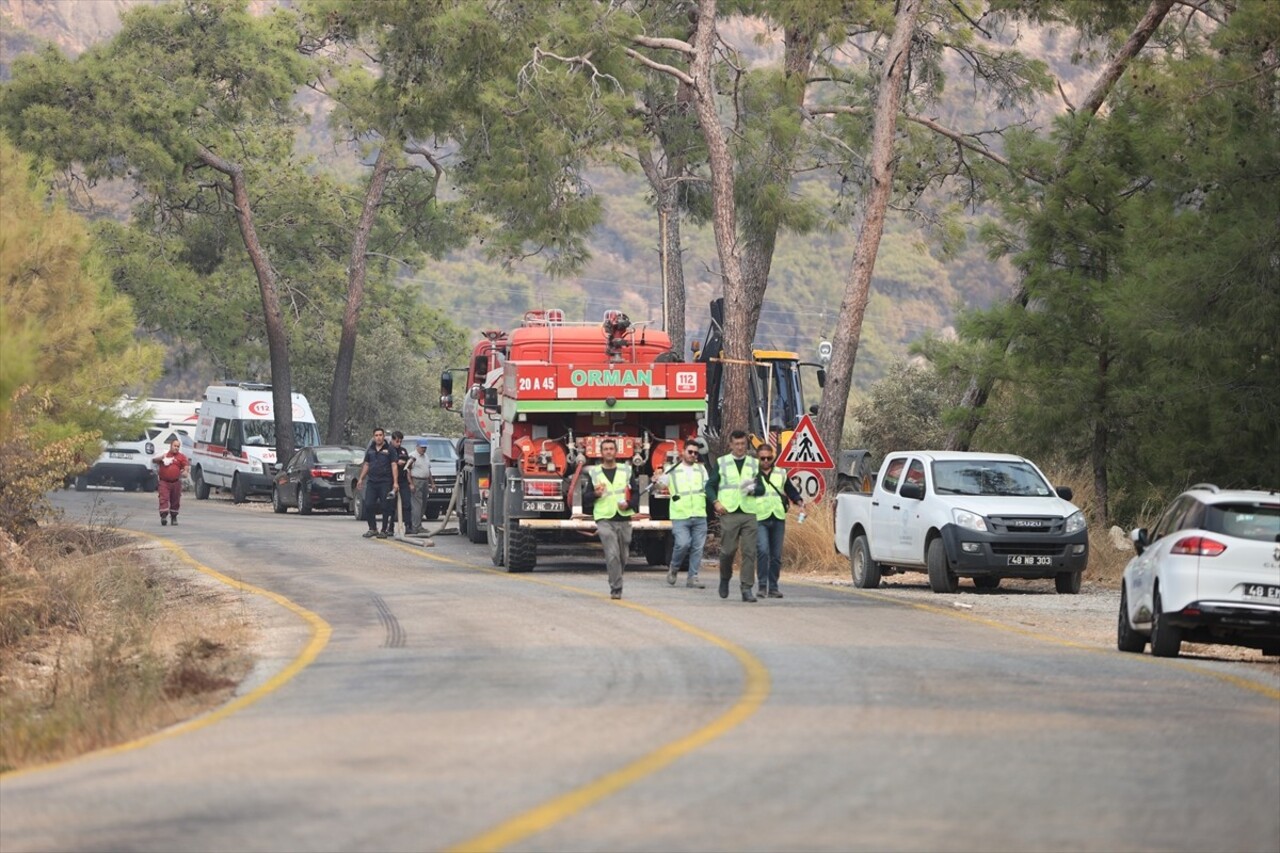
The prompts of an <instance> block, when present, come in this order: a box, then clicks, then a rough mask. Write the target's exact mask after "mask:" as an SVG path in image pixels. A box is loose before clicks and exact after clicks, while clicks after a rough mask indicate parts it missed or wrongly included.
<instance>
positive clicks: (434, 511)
mask: <svg viewBox="0 0 1280 853" xmlns="http://www.w3.org/2000/svg"><path fill="white" fill-rule="evenodd" d="M422 513H423V515H425V516H426V517H427V521H435V520H436V519H437V518H439V517H440V507H438V506H429V507H425V508H424V509H423V511H422Z"/></svg>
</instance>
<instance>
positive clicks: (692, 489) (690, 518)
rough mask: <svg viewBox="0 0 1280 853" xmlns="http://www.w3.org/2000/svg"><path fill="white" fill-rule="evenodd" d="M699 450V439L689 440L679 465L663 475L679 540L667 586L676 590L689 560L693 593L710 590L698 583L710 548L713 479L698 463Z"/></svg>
mask: <svg viewBox="0 0 1280 853" xmlns="http://www.w3.org/2000/svg"><path fill="white" fill-rule="evenodd" d="M698 447H699V445H698V441H697V439H693V438H690V439H687V440H686V441H685V443H684V452H683V453H682V454H681V455H680V462H679V464H677V465H676V466H675V467H674V468H672V469H671V472H670V473H668V474H664V475H662V480H663V482H664V484H665V485H666V487H667V493H668V494H669V495H670V496H671V534H672V536H673V537H674V539H675V549H674V550H673V551H672V552H671V567H670V568H669V569H668V570H667V583H669V584H671V585H672V586H675V583H676V575H677V574H678V572H679V571H680V565H681V564H682V563H683V562H684V559H685V557H688V558H689V575H688V578H687V579H686V581H685V586H687V587H689V588H690V589H706V584H704V583H703V582H702V581H700V580H698V569H699V568H700V567H701V565H702V549H703V548H704V547H706V544H707V481H708V480H710V479H711V475H709V474H708V473H707V469H706V468H705V467H704V466H703V464H702V463H701V462H699V461H698Z"/></svg>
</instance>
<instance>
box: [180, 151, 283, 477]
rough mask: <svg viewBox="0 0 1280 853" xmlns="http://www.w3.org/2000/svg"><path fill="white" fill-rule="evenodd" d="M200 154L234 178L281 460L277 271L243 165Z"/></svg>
mask: <svg viewBox="0 0 1280 853" xmlns="http://www.w3.org/2000/svg"><path fill="white" fill-rule="evenodd" d="M198 156H199V158H200V162H202V163H204V164H205V165H207V166H209V167H211V168H213V169H216V170H217V171H219V172H221V173H222V174H224V175H226V176H227V177H228V178H230V179H231V198H232V203H233V204H234V205H235V214H236V224H237V225H238V226H239V227H240V237H241V239H242V240H243V241H244V248H245V251H246V252H248V254H249V262H250V263H252V264H253V271H254V273H256V274H257V277H258V293H259V295H260V296H261V297H262V316H263V321H264V322H265V324H266V327H267V353H268V355H269V356H270V360H271V406H272V408H273V409H274V410H275V425H276V459H277V461H278V462H281V463H282V462H284V461H285V460H286V459H288V458H289V457H290V456H292V455H293V375H292V373H291V371H290V368H289V336H288V334H287V333H286V332H285V328H284V312H283V311H282V310H281V308H280V291H279V288H278V287H277V284H276V271H275V268H274V267H272V266H271V261H270V259H269V258H268V257H267V253H266V250H265V249H263V248H262V243H261V242H260V241H259V240H258V230H257V227H256V226H255V225H254V223H253V207H252V205H251V204H250V202H249V190H248V187H247V186H246V184H245V178H244V167H243V166H241V165H239V164H238V163H233V162H231V161H230V160H226V159H224V158H222V157H220V156H218V155H217V154H215V153H213V152H212V151H210V150H209V149H207V148H201V149H200V150H199V152H198Z"/></svg>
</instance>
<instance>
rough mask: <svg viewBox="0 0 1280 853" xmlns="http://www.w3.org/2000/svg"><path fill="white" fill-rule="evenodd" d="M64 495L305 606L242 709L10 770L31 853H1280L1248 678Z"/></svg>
mask: <svg viewBox="0 0 1280 853" xmlns="http://www.w3.org/2000/svg"><path fill="white" fill-rule="evenodd" d="M58 500H59V502H60V503H62V504H63V505H64V506H65V507H66V508H67V511H68V515H69V516H71V517H73V518H74V517H83V516H84V515H85V514H86V513H87V512H89V511H90V508H91V507H93V511H95V512H97V513H98V514H99V515H102V514H103V512H104V511H105V512H106V513H107V514H110V515H114V516H116V517H118V518H119V519H120V521H121V523H122V524H123V525H124V526H127V527H131V528H136V529H139V530H145V531H146V532H148V533H150V534H153V535H164V536H165V537H166V538H167V539H169V540H172V541H174V542H176V543H178V544H179V545H181V547H182V548H183V549H185V551H186V552H187V553H189V554H190V555H191V556H192V557H193V558H194V559H195V560H196V561H198V562H199V563H200V564H202V565H203V566H205V567H208V568H209V569H213V570H216V571H218V572H221V573H224V574H225V575H227V576H229V577H232V578H235V579H237V580H239V581H243V582H245V583H248V584H252V585H254V586H256V587H259V588H261V589H262V590H266V591H270V592H273V593H275V594H277V595H278V596H281V597H283V599H287V601H288V602H291V603H292V605H294V606H295V607H296V608H297V610H296V611H295V610H290V609H287V608H286V606H285V605H284V603H283V599H282V600H270V599H267V598H264V597H262V596H259V595H250V594H246V596H245V599H246V606H252V607H254V608H255V609H259V610H261V612H262V613H263V615H264V619H265V620H266V623H267V624H269V625H275V626H278V630H275V631H273V632H272V634H271V636H272V639H273V644H272V646H271V649H272V650H273V651H272V653H271V654H270V655H269V656H268V657H267V658H266V660H265V661H264V664H263V665H262V667H260V668H259V670H258V671H257V672H255V675H254V677H253V678H252V679H251V680H250V681H249V682H248V683H246V685H245V686H244V688H243V690H242V699H243V705H244V706H243V707H240V708H239V709H238V710H236V711H235V712H234V713H230V714H224V715H222V716H220V717H218V718H216V719H213V720H209V721H205V722H202V723H200V724H198V725H195V726H192V727H189V729H190V730H187V731H184V732H183V733H181V734H177V735H175V736H171V737H165V738H161V739H158V740H155V741H154V742H150V743H147V744H145V745H142V746H138V747H135V748H127V749H122V750H116V751H112V752H110V753H108V754H99V755H94V756H89V757H86V758H83V759H80V760H78V761H73V762H70V763H67V764H63V765H59V766H56V767H53V768H49V769H44V770H36V771H33V772H24V773H18V774H10V775H9V776H7V777H4V778H0V850H3V851H4V853H16V851H24V850H156V851H171V850H236V851H240V850H270V851H286V850H435V849H445V848H462V849H480V848H506V849H517V850H518V849H534V850H668V849H670V850H769V851H774V850H1196V851H1200V850H1239V851H1244V850H1262V851H1276V850H1280V690H1278V689H1277V686H1276V685H1275V684H1274V683H1271V682H1273V681H1274V678H1272V677H1270V676H1265V677H1262V678H1257V677H1255V675H1254V671H1252V670H1250V668H1249V667H1248V665H1246V664H1230V663H1218V664H1212V663H1199V662H1185V661H1177V662H1173V663H1169V662H1164V661H1157V660H1154V659H1152V658H1150V657H1149V656H1147V655H1143V656H1135V655H1125V654H1121V653H1119V652H1108V651H1101V650H1090V649H1083V648H1080V647H1076V646H1072V645H1069V644H1066V643H1061V642H1056V641H1054V640H1053V639H1052V638H1047V637H1040V636H1037V635H1035V634H1033V633H1030V632H1027V631H1025V630H1023V631H1011V630H1004V629H1001V628H1000V627H999V626H996V625H993V624H989V623H983V622H977V621H974V620H972V619H965V618H963V617H962V615H960V614H956V615H952V614H948V613H947V612H946V611H945V610H942V609H924V608H920V607H916V606H910V605H904V604H902V603H899V602H895V601H894V600H893V599H892V597H890V596H886V595H884V594H876V593H870V594H866V593H861V592H858V591H854V590H852V589H851V588H844V589H841V588H833V587H823V586H819V585H798V584H791V585H790V586H788V587H786V588H787V590H788V595H787V597H786V598H785V599H783V600H771V601H767V602H761V603H759V604H745V603H743V602H742V601H741V600H740V598H739V596H738V595H737V590H736V582H735V584H734V594H733V595H732V596H731V597H730V598H729V600H727V601H722V600H721V599H720V598H719V597H718V596H717V595H716V591H715V588H714V586H715V585H714V583H712V584H711V585H710V588H708V589H706V590H700V591H699V590H687V589H685V588H684V586H683V578H682V582H681V585H679V586H677V587H674V588H673V587H669V586H668V585H667V584H666V583H665V580H664V574H665V573H664V572H663V570H661V569H658V570H654V569H643V568H641V566H642V565H643V561H642V560H640V561H637V560H635V559H634V558H633V561H632V566H633V570H632V571H629V572H628V574H627V579H626V591H625V598H624V599H623V600H622V601H621V602H611V601H609V600H608V588H607V585H606V582H605V578H604V572H603V568H602V565H601V560H600V558H599V553H598V551H593V550H587V549H583V551H582V555H581V556H572V555H568V554H565V555H557V556H553V557H547V558H545V559H541V560H540V567H539V569H538V571H536V572H534V573H533V574H532V575H506V574H502V573H499V572H495V571H493V570H492V569H491V567H490V566H489V563H488V553H487V550H486V549H485V548H484V547H483V546H476V545H471V544H470V543H467V542H465V541H463V540H461V539H460V537H457V536H441V537H438V539H437V542H438V545H437V547H435V548H431V549H422V548H419V547H416V546H413V545H406V544H400V543H396V542H394V541H390V540H388V541H378V540H364V539H361V538H360V535H359V534H360V532H361V531H362V530H363V529H364V528H363V525H362V524H360V523H358V522H355V521H353V520H351V519H349V518H348V517H347V516H344V515H339V514H333V515H328V514H323V513H321V514H316V515H312V516H310V517H301V516H298V515H297V514H295V513H290V514H288V515H286V516H279V515H275V514H274V513H271V512H270V511H269V510H268V511H263V510H262V509H261V508H247V507H233V506H231V505H230V504H228V503H226V502H224V501H218V500H211V501H205V502H196V501H194V500H193V499H191V497H190V495H188V496H187V504H186V507H185V509H184V512H183V514H182V526H181V527H179V528H177V529H173V528H161V527H159V525H158V524H157V523H156V521H155V514H154V503H153V502H154V500H155V498H154V496H153V495H143V494H124V493H119V492H90V493H88V494H76V493H73V492H66V493H61V494H60V495H59V496H58ZM707 570H708V574H707V576H706V577H707V579H708V580H711V581H714V577H713V575H714V570H713V568H712V566H711V565H710V564H708V566H707ZM1047 594H1052V593H1047ZM1272 669H1273V668H1272Z"/></svg>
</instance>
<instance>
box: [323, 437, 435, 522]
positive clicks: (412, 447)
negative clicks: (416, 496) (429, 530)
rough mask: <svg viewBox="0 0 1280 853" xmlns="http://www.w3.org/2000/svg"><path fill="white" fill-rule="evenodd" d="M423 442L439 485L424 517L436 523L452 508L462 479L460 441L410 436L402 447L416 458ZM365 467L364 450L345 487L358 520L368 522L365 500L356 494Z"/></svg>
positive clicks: (348, 503)
mask: <svg viewBox="0 0 1280 853" xmlns="http://www.w3.org/2000/svg"><path fill="white" fill-rule="evenodd" d="M419 441H425V442H426V443H427V456H429V457H430V458H431V478H432V480H434V481H435V486H434V488H432V490H431V496H430V497H429V498H427V502H426V506H425V509H424V513H423V514H424V515H425V516H426V518H427V519H428V520H431V521H434V520H435V519H437V518H439V517H440V515H441V513H443V512H444V511H445V510H446V509H448V508H449V501H450V500H452V499H453V484H454V481H455V480H457V478H458V447H457V440H456V439H452V438H448V437H447V436H443V435H407V436H405V438H404V444H403V445H401V446H402V447H404V449H405V450H407V451H409V455H410V456H412V455H413V454H415V453H417V452H418V451H417V450H416V446H417V444H418V442H419ZM363 463H364V451H363V450H361V451H360V458H359V459H356V460H355V461H354V463H353V464H352V465H349V466H348V467H347V479H346V483H345V485H346V491H347V505H348V506H349V507H350V509H351V511H352V513H354V515H355V517H356V518H357V519H361V518H364V496H363V495H359V494H354V489H355V480H356V477H357V476H358V475H359V474H360V466H361V465H362V464H363Z"/></svg>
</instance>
